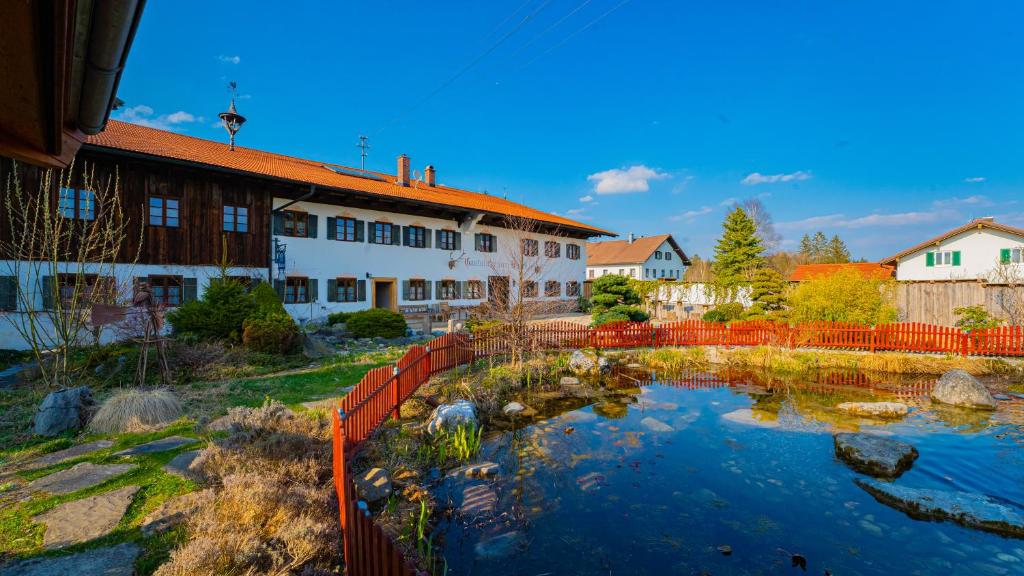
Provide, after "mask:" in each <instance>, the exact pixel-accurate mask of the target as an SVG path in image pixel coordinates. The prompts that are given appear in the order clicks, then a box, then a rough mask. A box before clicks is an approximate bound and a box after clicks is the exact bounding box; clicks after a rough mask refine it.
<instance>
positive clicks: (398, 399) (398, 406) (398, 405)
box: [391, 364, 402, 420]
mask: <svg viewBox="0 0 1024 576" xmlns="http://www.w3.org/2000/svg"><path fill="white" fill-rule="evenodd" d="M399 374H401V370H399V369H398V364H395V371H394V377H393V378H391V388H392V390H394V395H393V396H392V397H391V398H392V402H394V405H395V411H394V412H392V413H391V418H392V419H393V420H399V419H401V417H402V416H401V412H402V379H401V377H400V376H399Z"/></svg>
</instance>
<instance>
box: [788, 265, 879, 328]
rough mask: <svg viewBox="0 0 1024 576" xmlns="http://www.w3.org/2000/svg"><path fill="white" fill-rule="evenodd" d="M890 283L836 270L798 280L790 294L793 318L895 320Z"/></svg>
mask: <svg viewBox="0 0 1024 576" xmlns="http://www.w3.org/2000/svg"><path fill="white" fill-rule="evenodd" d="M893 301H894V297H893V283H892V282H886V281H882V280H874V279H871V278H865V277H863V276H862V275H861V274H860V273H859V272H857V271H856V270H838V271H836V272H834V273H832V274H829V275H822V276H818V277H815V278H813V279H811V280H808V281H806V282H801V283H799V284H798V285H797V286H796V287H795V288H794V289H793V291H792V292H791V293H790V295H789V307H790V319H791V320H792V321H793V322H822V321H830V322H857V323H860V324H884V323H886V322H893V321H895V320H896V307H895V306H894V305H893Z"/></svg>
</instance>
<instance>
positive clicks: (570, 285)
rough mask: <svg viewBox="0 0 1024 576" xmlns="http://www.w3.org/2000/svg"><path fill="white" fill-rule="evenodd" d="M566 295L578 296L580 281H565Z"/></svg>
mask: <svg viewBox="0 0 1024 576" xmlns="http://www.w3.org/2000/svg"><path fill="white" fill-rule="evenodd" d="M565 295H566V296H572V297H574V298H575V297H576V296H579V295H580V283H579V282H577V281H575V280H572V281H569V282H566V283H565Z"/></svg>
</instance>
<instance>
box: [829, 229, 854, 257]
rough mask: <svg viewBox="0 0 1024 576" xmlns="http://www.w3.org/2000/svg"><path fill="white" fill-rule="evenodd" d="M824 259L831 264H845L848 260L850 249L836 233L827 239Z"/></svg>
mask: <svg viewBox="0 0 1024 576" xmlns="http://www.w3.org/2000/svg"><path fill="white" fill-rule="evenodd" d="M826 260H827V261H828V262H829V263H831V264H845V263H847V262H849V261H850V250H849V249H848V248H847V247H846V243H845V242H843V240H842V239H841V238H839V235H838V234H836V235H834V236H832V239H831V240H829V241H828V249H827V250H826Z"/></svg>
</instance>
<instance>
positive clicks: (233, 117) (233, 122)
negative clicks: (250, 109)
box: [217, 80, 245, 150]
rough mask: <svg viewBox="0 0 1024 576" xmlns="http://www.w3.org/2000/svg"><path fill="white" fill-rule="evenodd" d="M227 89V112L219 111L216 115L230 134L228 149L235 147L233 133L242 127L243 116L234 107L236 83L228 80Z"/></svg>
mask: <svg viewBox="0 0 1024 576" xmlns="http://www.w3.org/2000/svg"><path fill="white" fill-rule="evenodd" d="M228 91H229V92H231V105H230V106H228V111H227V112H221V113H220V114H218V115H217V116H219V117H220V121H221V122H222V123H223V124H224V129H225V130H227V131H228V134H229V135H230V143H229V144H228V150H234V149H235V134H237V133H238V131H239V130H240V129H241V128H242V124H245V116H242V115H241V114H239V113H238V110H237V109H235V97H236V96H238V84H237V83H236V82H235V81H234V80H232V81H231V82H228Z"/></svg>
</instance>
